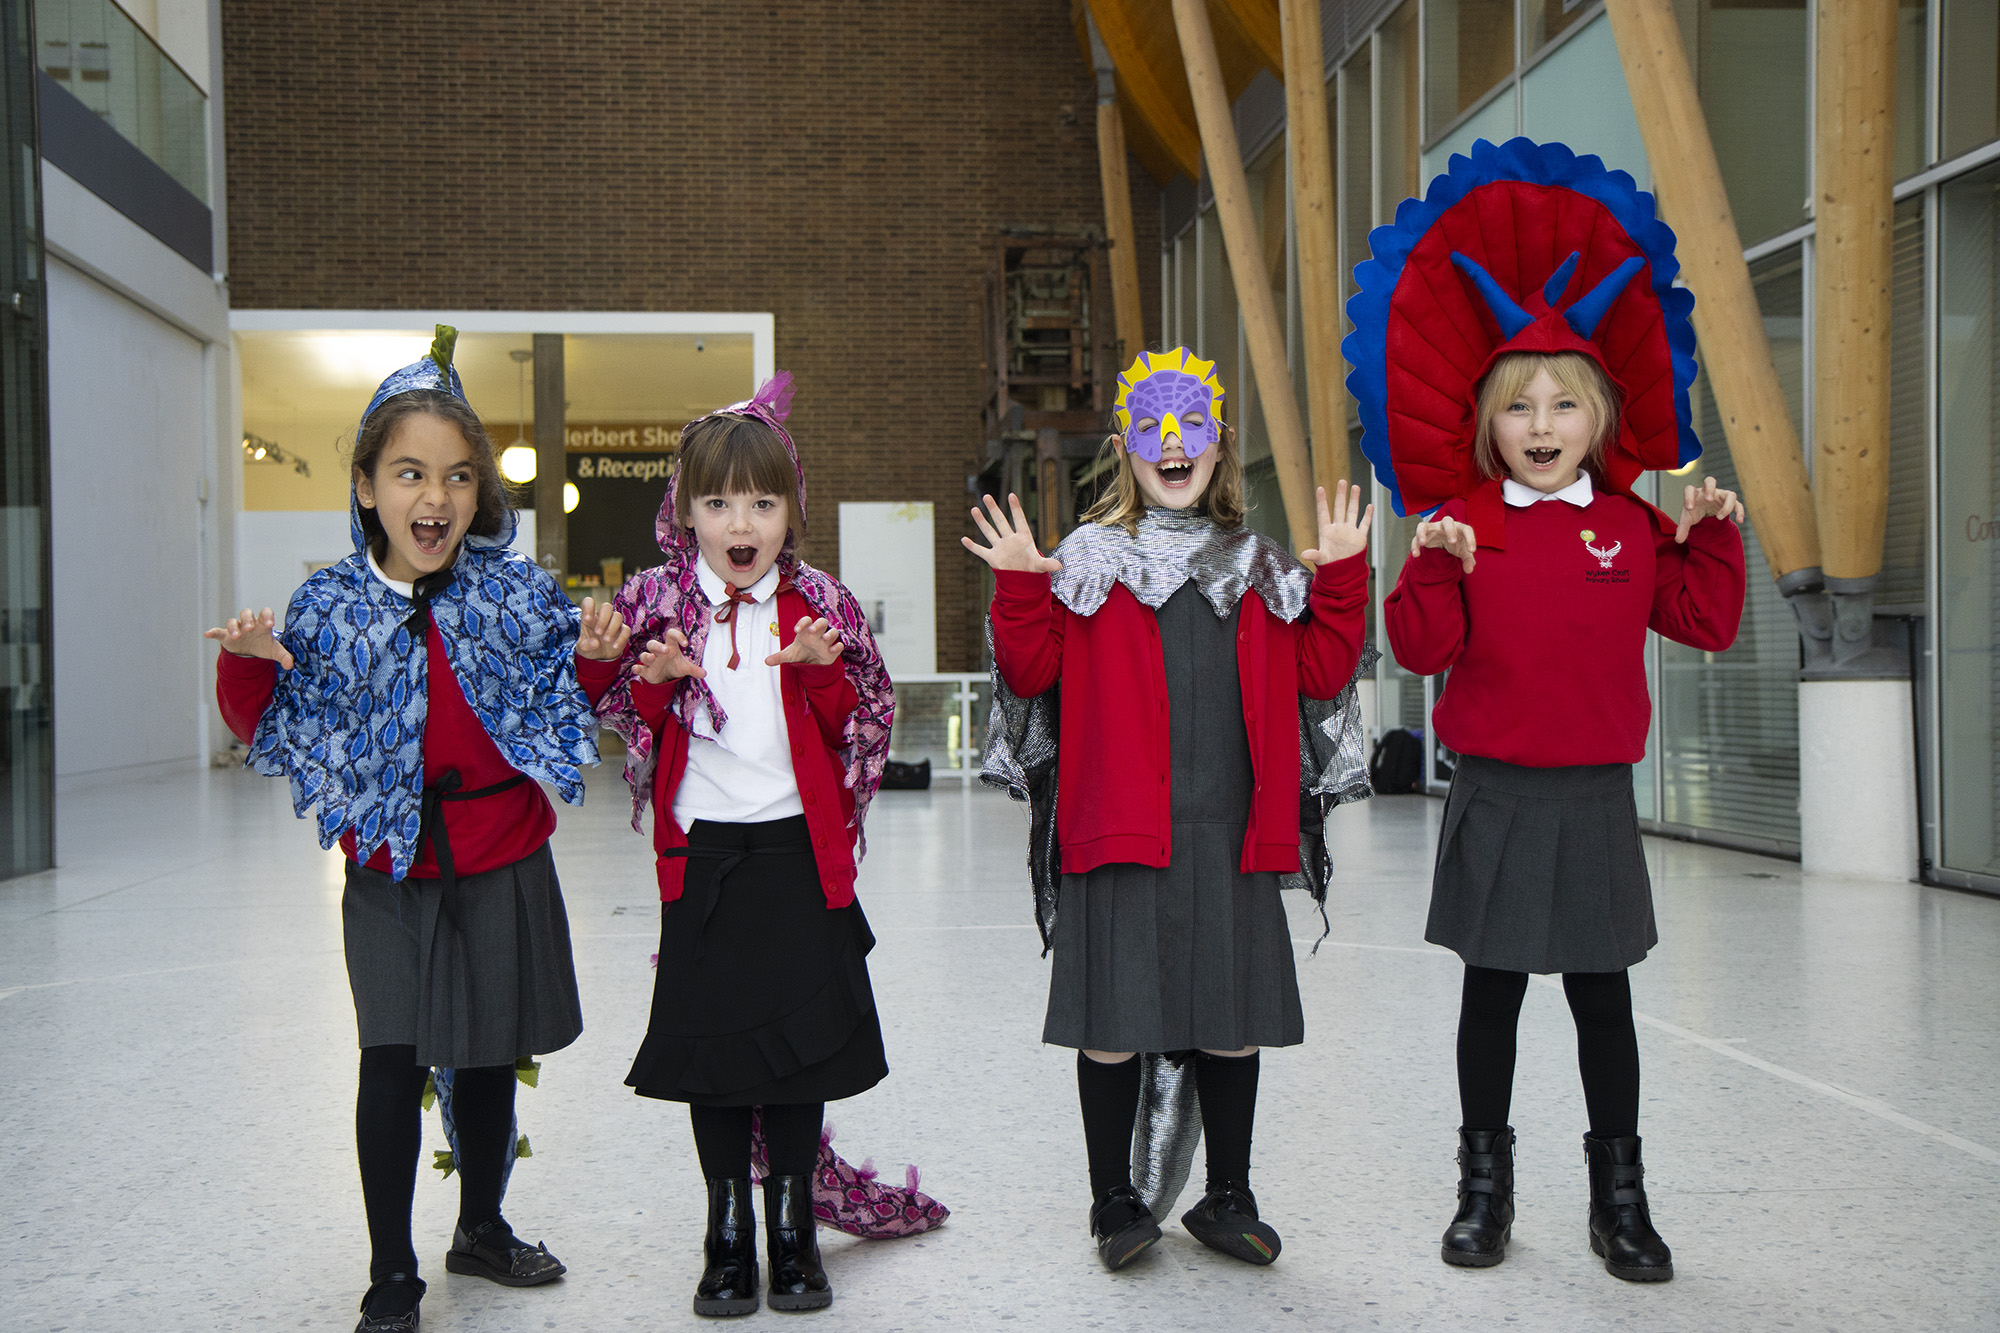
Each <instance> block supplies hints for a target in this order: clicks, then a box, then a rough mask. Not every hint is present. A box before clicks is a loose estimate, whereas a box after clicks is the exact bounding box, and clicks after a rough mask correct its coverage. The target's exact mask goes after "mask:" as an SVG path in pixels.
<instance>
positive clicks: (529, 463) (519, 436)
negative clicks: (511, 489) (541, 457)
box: [500, 347, 537, 486]
mask: <svg viewBox="0 0 2000 1333" xmlns="http://www.w3.org/2000/svg"><path fill="white" fill-rule="evenodd" d="M507 355H508V356H510V357H512V358H514V367H515V372H516V373H515V376H514V380H515V388H516V389H517V390H518V393H517V395H516V397H515V400H514V406H515V409H516V415H515V418H514V422H515V425H514V443H512V444H510V445H508V446H507V447H506V448H505V449H503V450H501V451H500V475H501V476H503V477H505V478H506V479H507V480H509V481H511V482H513V483H514V484H515V485H516V486H526V485H527V484H528V483H529V482H531V481H533V480H534V479H535V464H536V461H537V460H536V458H535V446H534V445H532V444H530V443H528V363H529V362H530V361H533V360H534V359H535V354H534V352H532V351H530V350H529V349H528V348H526V347H515V348H511V349H509V350H508V352H507Z"/></svg>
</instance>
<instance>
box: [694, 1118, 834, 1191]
mask: <svg viewBox="0 0 2000 1333" xmlns="http://www.w3.org/2000/svg"><path fill="white" fill-rule="evenodd" d="M751 1109H752V1108H750V1107H748V1106H689V1107H688V1119H689V1120H691V1121H692V1122H693V1124H694V1150H695V1152H696V1153H697V1154H698V1155H699V1156H700V1157H701V1174H702V1175H703V1176H705V1177H706V1178H708V1179H709V1180H747V1179H749V1177H750V1112H751ZM755 1109H756V1110H757V1112H758V1123H759V1125H760V1126H761V1127H762V1128H763V1131H764V1160H765V1161H766V1162H768V1163H769V1164H770V1167H771V1174H772V1175H774V1176H809V1175H811V1174H812V1169H813V1164H814V1163H815V1162H817V1161H818V1160H819V1127H820V1122H821V1121H822V1120H824V1119H825V1118H826V1103H825V1102H783V1103H780V1104H778V1105H776V1106H760V1107H757V1108H755Z"/></svg>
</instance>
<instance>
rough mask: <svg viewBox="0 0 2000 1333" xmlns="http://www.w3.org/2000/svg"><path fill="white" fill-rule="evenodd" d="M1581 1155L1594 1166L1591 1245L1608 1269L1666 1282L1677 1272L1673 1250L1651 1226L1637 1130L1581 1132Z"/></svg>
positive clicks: (1638, 1278) (1638, 1279)
mask: <svg viewBox="0 0 2000 1333" xmlns="http://www.w3.org/2000/svg"><path fill="white" fill-rule="evenodd" d="M1583 1160H1584V1161H1585V1162H1586V1163H1587V1164H1588V1165H1589V1167H1590V1249H1591V1253H1593V1254H1595V1255H1597V1256H1598V1257H1599V1258H1601V1259H1603V1260H1604V1269H1605V1271H1606V1272H1608V1273H1610V1274H1611V1275H1612V1276H1613V1277H1622V1278H1624V1279H1625V1280H1626V1281H1627V1282H1665V1281H1666V1280H1667V1279H1669V1278H1671V1277H1672V1276H1673V1275H1674V1255H1673V1251H1671V1250H1669V1249H1668V1248H1667V1243H1666V1242H1665V1241H1663V1240H1661V1239H1660V1233H1659V1232H1657V1231H1655V1230H1653V1216H1652V1213H1651V1212H1650V1211H1649V1210H1648V1209H1647V1207H1646V1187H1645V1185H1643V1184H1642V1183H1641V1182H1642V1181H1643V1180H1645V1178H1646V1168H1645V1166H1644V1165H1643V1164H1641V1162H1640V1161H1639V1136H1638V1135H1637V1134H1633V1135H1630V1136H1627V1137H1624V1138H1616V1139H1600V1138H1595V1137H1593V1136H1591V1135H1589V1134H1586V1135H1584V1136H1583Z"/></svg>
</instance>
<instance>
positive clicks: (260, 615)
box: [201, 606, 293, 671]
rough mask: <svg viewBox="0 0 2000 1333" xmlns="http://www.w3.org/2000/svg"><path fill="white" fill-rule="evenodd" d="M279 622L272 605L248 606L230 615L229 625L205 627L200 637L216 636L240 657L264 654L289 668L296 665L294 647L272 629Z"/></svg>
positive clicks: (266, 657) (217, 639)
mask: <svg viewBox="0 0 2000 1333" xmlns="http://www.w3.org/2000/svg"><path fill="white" fill-rule="evenodd" d="M276 624H277V617H276V616H273V615H272V614H271V608H270V607H268V606H267V607H265V608H264V609H263V610H262V611H261V612H259V611H252V610H251V609H250V608H249V607H247V606H246V607H244V608H243V609H242V610H241V611H239V612H237V613H236V614H235V615H234V616H231V617H230V619H229V623H228V624H226V625H223V626H221V627H220V628H217V629H210V630H203V631H202V633H201V637H202V638H204V639H214V640H215V641H216V642H217V643H219V644H221V645H222V646H223V647H224V648H227V649H228V650H229V651H230V652H232V653H235V654H236V655H237V656H238V657H261V658H264V659H266V660H267V661H272V662H276V663H277V664H278V665H279V666H281V667H283V668H284V669H285V670H287V671H290V670H291V669H292V666H293V661H292V654H291V650H290V649H288V648H286V647H285V645H284V644H282V643H280V642H278V636H277V633H276V631H275V629H274V628H273V627H274V626H275V625H276Z"/></svg>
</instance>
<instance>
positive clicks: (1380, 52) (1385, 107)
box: [1375, 4, 1423, 222]
mask: <svg viewBox="0 0 2000 1333" xmlns="http://www.w3.org/2000/svg"><path fill="white" fill-rule="evenodd" d="M1378 40H1379V42H1380V45H1379V46H1378V47H1377V48H1376V52H1377V53H1376V66H1375V83H1376V96H1375V114H1376V115H1377V116H1379V117H1381V120H1382V124H1381V127H1380V130H1379V131H1378V133H1377V136H1376V142H1377V157H1376V159H1375V197H1376V199H1377V200H1378V201H1379V204H1378V208H1379V210H1380V216H1379V217H1378V218H1377V219H1376V220H1377V221H1378V222H1387V221H1389V220H1390V219H1391V218H1393V217H1395V216H1396V205H1398V204H1400V203H1402V202H1403V201H1404V200H1405V199H1408V198H1410V197H1412V196H1413V195H1415V194H1417V193H1418V192H1419V191H1420V190H1421V189H1422V188H1423V182H1422V181H1421V180H1420V179H1419V178H1418V174H1417V162H1418V151H1419V150H1420V149H1421V148H1422V147H1423V142H1422V141H1423V131H1422V128H1421V126H1420V124H1419V121H1418V104H1417V83H1418V75H1417V7H1416V6H1415V5H1414V4H1406V5H1404V6H1403V7H1402V8H1401V9H1399V10H1397V11H1396V12H1395V14H1393V15H1392V16H1391V17H1390V19H1389V21H1388V22H1387V23H1384V24H1383V25H1382V28H1381V31H1380V35H1379V38H1378Z"/></svg>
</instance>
